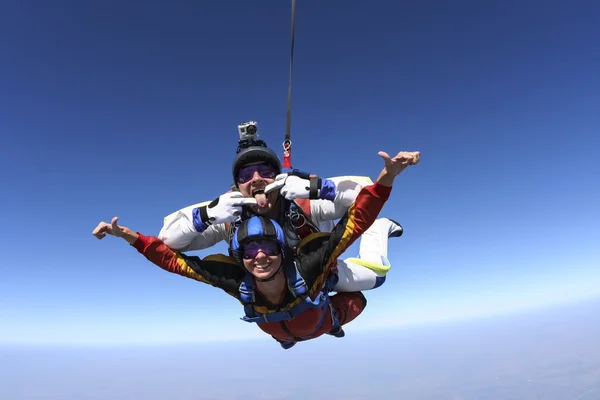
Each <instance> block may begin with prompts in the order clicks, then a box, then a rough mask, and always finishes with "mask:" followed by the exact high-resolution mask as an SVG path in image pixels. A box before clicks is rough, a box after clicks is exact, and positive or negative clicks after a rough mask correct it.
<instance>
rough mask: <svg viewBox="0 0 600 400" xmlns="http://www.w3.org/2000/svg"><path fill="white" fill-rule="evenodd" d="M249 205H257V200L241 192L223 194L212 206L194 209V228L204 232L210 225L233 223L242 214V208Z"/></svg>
mask: <svg viewBox="0 0 600 400" xmlns="http://www.w3.org/2000/svg"><path fill="white" fill-rule="evenodd" d="M247 205H256V199H254V198H252V197H249V198H248V197H244V196H243V195H242V194H241V193H240V192H230V193H225V194H222V195H221V196H219V197H217V198H216V199H214V200H213V201H212V202H210V204H207V205H203V206H200V207H198V208H196V209H194V211H193V213H192V214H193V217H194V227H195V228H196V230H197V231H198V232H202V231H204V230H205V229H206V228H208V226H209V225H213V224H224V223H226V222H233V221H235V220H236V219H238V217H239V216H240V215H241V214H242V207H243V206H247Z"/></svg>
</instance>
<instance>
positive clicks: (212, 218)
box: [158, 121, 403, 292]
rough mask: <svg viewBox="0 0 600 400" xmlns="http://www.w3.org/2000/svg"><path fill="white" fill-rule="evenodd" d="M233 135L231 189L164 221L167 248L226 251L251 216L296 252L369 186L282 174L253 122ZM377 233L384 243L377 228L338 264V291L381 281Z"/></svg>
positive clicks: (383, 266)
mask: <svg viewBox="0 0 600 400" xmlns="http://www.w3.org/2000/svg"><path fill="white" fill-rule="evenodd" d="M238 132H239V137H240V140H239V143H238V148H237V154H236V156H235V158H234V161H233V167H232V178H233V180H234V185H233V186H232V190H231V191H230V192H228V193H225V194H222V195H221V196H219V197H218V198H216V199H215V200H213V201H212V202H208V201H207V202H204V203H198V204H194V205H192V206H189V207H185V208H183V209H180V210H178V211H176V212H174V213H172V214H171V215H169V216H167V217H166V218H165V220H164V225H163V227H162V229H161V230H160V232H159V234H158V237H159V238H160V239H161V240H162V241H163V242H164V243H165V244H166V245H168V246H169V247H170V248H171V249H173V250H178V251H186V252H187V251H193V250H203V249H206V248H209V247H212V246H213V245H215V244H216V243H218V242H221V241H225V242H226V243H227V244H228V245H229V247H230V248H231V241H232V237H233V233H234V231H235V228H236V227H237V226H238V225H239V224H240V223H241V221H243V220H245V219H248V218H250V217H251V216H253V215H262V216H265V217H268V218H270V219H273V220H275V221H276V222H277V223H278V224H279V225H280V226H281V227H282V229H283V232H284V234H285V237H286V242H287V244H288V245H289V246H290V247H292V248H295V247H296V246H297V245H298V243H300V241H301V240H303V239H304V238H306V237H307V236H309V235H310V234H313V233H318V232H324V233H326V232H331V230H332V229H333V227H334V225H335V222H334V221H335V220H336V219H339V218H341V217H342V216H343V215H344V213H346V211H347V210H348V208H349V207H350V206H351V205H352V203H353V202H354V201H355V199H356V196H357V195H358V193H359V191H360V190H361V189H362V188H363V187H364V186H365V185H368V184H371V183H372V181H371V179H370V178H368V177H360V176H358V177H357V176H342V177H334V178H330V179H320V178H318V177H315V176H314V175H308V174H305V173H301V172H298V171H292V172H289V173H282V167H281V162H280V160H279V158H278V157H277V155H276V154H275V153H274V152H273V150H271V149H270V148H268V147H267V145H266V143H265V142H264V141H262V140H259V139H258V136H259V135H258V125H257V123H256V122H255V121H250V122H246V123H242V124H240V125H239V126H238ZM391 223H392V224H393V226H392V227H391V228H390V230H392V231H393V232H392V236H393V237H399V236H401V235H402V233H403V229H402V226H401V225H400V224H399V223H397V222H395V221H391ZM380 228H381V229H383V230H384V231H385V235H386V236H385V237H386V238H387V231H388V229H387V227H385V226H382V225H381V226H380V225H378V224H376V225H374V226H373V227H372V228H371V229H370V230H369V231H368V234H367V235H366V236H365V237H370V238H371V240H369V239H367V240H363V241H361V247H360V251H359V256H358V257H350V258H346V259H344V260H339V261H338V266H337V268H338V277H339V280H338V283H337V284H336V287H335V290H336V291H337V292H358V291H364V290H370V289H374V288H377V287H379V286H381V285H382V284H383V283H384V282H385V279H386V274H387V272H388V271H389V270H390V268H391V265H390V262H389V260H388V259H387V256H385V257H381V256H379V253H381V251H380V250H379V248H378V247H377V246H378V245H379V246H385V248H386V249H385V250H386V251H385V252H386V253H387V240H386V241H385V243H384V244H378V243H375V241H374V239H372V238H373V237H379V236H381V235H380V232H379V231H378V230H379V229H380ZM379 242H381V241H379ZM374 246H375V247H374Z"/></svg>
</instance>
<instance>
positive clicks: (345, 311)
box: [331, 292, 367, 325]
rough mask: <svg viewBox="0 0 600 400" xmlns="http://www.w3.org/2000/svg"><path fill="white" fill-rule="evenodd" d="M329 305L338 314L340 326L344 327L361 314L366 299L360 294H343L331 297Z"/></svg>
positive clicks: (365, 304) (365, 305)
mask: <svg viewBox="0 0 600 400" xmlns="http://www.w3.org/2000/svg"><path fill="white" fill-rule="evenodd" d="M331 304H333V307H334V308H335V309H336V311H337V313H338V318H339V320H340V324H341V325H345V324H347V323H349V322H351V321H353V320H354V319H355V318H356V317H358V316H359V315H360V314H361V313H362V312H363V310H364V309H365V307H367V299H366V297H365V296H364V295H363V294H362V293H361V292H344V293H337V294H335V295H333V296H331Z"/></svg>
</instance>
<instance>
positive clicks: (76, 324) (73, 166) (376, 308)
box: [0, 1, 600, 343]
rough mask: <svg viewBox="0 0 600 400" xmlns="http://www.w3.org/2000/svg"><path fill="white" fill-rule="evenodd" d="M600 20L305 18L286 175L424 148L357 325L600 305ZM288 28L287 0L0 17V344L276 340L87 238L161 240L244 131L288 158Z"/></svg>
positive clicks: (205, 291)
mask: <svg viewBox="0 0 600 400" xmlns="http://www.w3.org/2000/svg"><path fill="white" fill-rule="evenodd" d="M567 4H568V5H567ZM576 4H580V6H577V5H576ZM599 18H600V5H598V4H596V3H595V2H591V1H588V2H579V3H567V2H553V1H550V2H549V1H543V2H542V1H530V2H517V1H508V2H505V1H504V2H500V1H490V2H481V1H461V2H453V3H452V5H450V4H446V2H441V1H438V2H433V1H432V2H418V4H416V2H401V3H399V2H394V1H380V2H372V3H369V2H355V4H352V3H351V2H350V3H349V2H322V3H319V4H318V5H317V3H316V2H299V4H298V6H297V25H296V48H295V65H294V93H293V118H292V120H293V123H292V141H293V154H292V157H293V158H292V160H293V164H294V167H297V168H301V169H304V170H307V171H310V172H312V173H316V174H318V175H321V176H324V177H327V176H336V175H346V174H352V175H369V176H371V177H372V178H373V179H375V177H376V176H377V174H378V172H379V171H380V169H381V167H382V161H381V159H380V158H379V157H378V156H377V152H378V151H379V150H384V151H387V152H389V153H395V152H398V151H401V150H419V151H421V163H420V164H419V165H418V166H417V167H414V168H411V169H409V170H407V171H406V173H405V174H403V175H402V176H400V177H399V178H398V180H397V181H396V185H395V188H394V190H393V192H392V195H391V198H390V200H389V203H388V205H386V207H385V209H384V212H383V214H382V215H383V216H389V217H391V218H394V219H397V220H399V221H400V222H401V223H402V224H403V225H404V228H405V234H404V236H403V237H402V238H400V239H393V243H391V244H390V259H391V261H392V264H393V269H392V271H391V272H390V274H389V278H388V281H387V282H386V284H385V285H384V286H382V287H381V288H379V289H377V290H376V291H372V292H368V293H366V295H367V298H368V299H369V306H368V309H367V311H366V312H365V314H363V315H362V316H361V317H360V319H359V320H357V321H356V322H354V323H353V324H352V330H354V329H356V330H364V329H383V327H385V326H387V325H401V324H408V323H415V322H419V321H423V320H435V319H440V318H451V319H452V318H460V317H464V316H469V315H491V314H493V313H497V312H500V311H502V312H504V311H511V310H516V309H522V308H527V307H530V306H537V305H541V304H546V303H552V302H557V301H563V300H572V299H575V298H578V297H589V296H593V295H597V294H600V272H599V267H600V245H598V244H599V243H600V209H599V207H598V204H600V185H599V184H598V182H600V167H599V165H598V150H599V149H600V136H599V135H598V128H599V126H600V111H599V110H600V95H599V93H600V75H599V74H598V71H600V47H598V45H597V38H598V37H600V27H599V26H598V23H597V21H598V20H599ZM289 19H290V5H289V2H288V1H267V2H248V1H228V2H202V3H200V2H196V3H194V4H192V2H182V1H180V2H169V4H167V3H166V2H157V1H151V2H141V1H127V2H122V1H88V2H80V1H63V2H59V3H56V2H35V4H33V3H31V2H22V1H10V2H4V3H3V4H2V6H0V37H2V38H3V39H2V41H0V93H1V95H0V133H1V135H0V152H1V157H0V167H1V169H2V171H3V174H2V196H1V199H2V221H3V224H4V229H2V232H1V233H0V243H1V245H2V253H3V257H2V264H1V265H2V278H1V279H0V342H11V343H12V342H22V343H30V342H36V343H38V342H44V343H72V342H85V343H104V342H167V341H175V342H178V341H202V340H215V339H224V338H225V339H227V338H247V337H262V335H261V333H260V332H258V330H257V329H256V327H253V326H251V325H250V324H245V323H243V322H241V321H240V320H239V319H238V318H239V317H240V316H241V315H242V309H241V307H240V306H239V304H238V303H237V302H236V301H235V300H233V299H231V298H230V297H229V296H227V295H225V294H224V293H222V292H220V291H219V290H217V289H213V288H210V287H208V286H205V285H202V284H200V283H197V282H195V281H192V280H187V279H185V278H182V277H179V276H177V275H171V274H168V273H166V272H164V271H162V270H160V269H159V268H157V267H155V266H154V265H152V264H150V263H149V262H148V261H146V260H145V259H144V258H143V257H141V256H140V255H139V254H138V253H137V252H136V251H135V250H134V249H133V248H130V247H128V246H127V245H126V243H125V242H122V241H119V240H116V239H115V238H110V237H109V238H107V239H105V240H103V241H101V242H99V241H98V240H97V239H95V238H94V237H93V236H92V235H91V231H92V229H93V228H94V227H95V226H96V224H97V223H98V222H100V221H101V220H105V221H110V218H111V217H112V216H114V215H118V216H119V217H120V221H121V223H122V224H124V225H127V226H129V227H131V228H132V229H136V230H139V231H141V232H144V233H145V234H154V235H155V234H157V233H158V231H159V229H160V227H161V225H162V219H163V217H164V216H165V215H167V214H169V213H171V212H173V211H175V210H177V209H178V208H181V207H184V206H187V205H189V204H192V203H195V202H199V201H204V200H210V199H213V198H214V197H216V196H218V195H219V194H221V193H222V192H224V191H226V190H227V189H228V187H229V184H230V182H231V177H230V168H231V161H232V159H233V156H234V153H235V146H236V141H237V130H236V126H237V124H238V123H239V122H241V121H246V120H250V119H254V120H257V121H259V126H260V130H261V138H262V139H264V140H266V141H267V143H268V144H270V145H271V146H273V147H274V148H275V149H276V150H277V151H279V152H280V153H281V142H282V140H283V136H284V128H285V111H286V96H287V84H288V72H289V71H288V68H289V58H288V57H289V30H290V21H289ZM356 248H357V247H356V246H353V247H352V249H351V251H350V252H349V253H347V254H346V256H352V255H354V252H355V251H356ZM223 251H225V247H224V246H223V245H219V246H216V247H215V248H213V249H211V250H210V251H203V252H198V253H197V254H198V255H206V254H209V253H211V252H223ZM269 339H270V338H269Z"/></svg>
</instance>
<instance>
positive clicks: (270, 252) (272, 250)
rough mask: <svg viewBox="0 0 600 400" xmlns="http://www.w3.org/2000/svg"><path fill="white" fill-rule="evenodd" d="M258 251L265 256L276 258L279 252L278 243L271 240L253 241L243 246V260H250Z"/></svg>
mask: <svg viewBox="0 0 600 400" xmlns="http://www.w3.org/2000/svg"><path fill="white" fill-rule="evenodd" d="M259 251H262V252H263V253H265V254H266V255H267V256H276V255H278V254H279V253H280V252H281V250H280V249H279V243H277V242H274V241H272V240H255V241H252V242H249V243H247V244H246V245H245V246H244V258H245V259H246V260H251V259H253V258H254V257H256V256H257V255H258V252H259Z"/></svg>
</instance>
